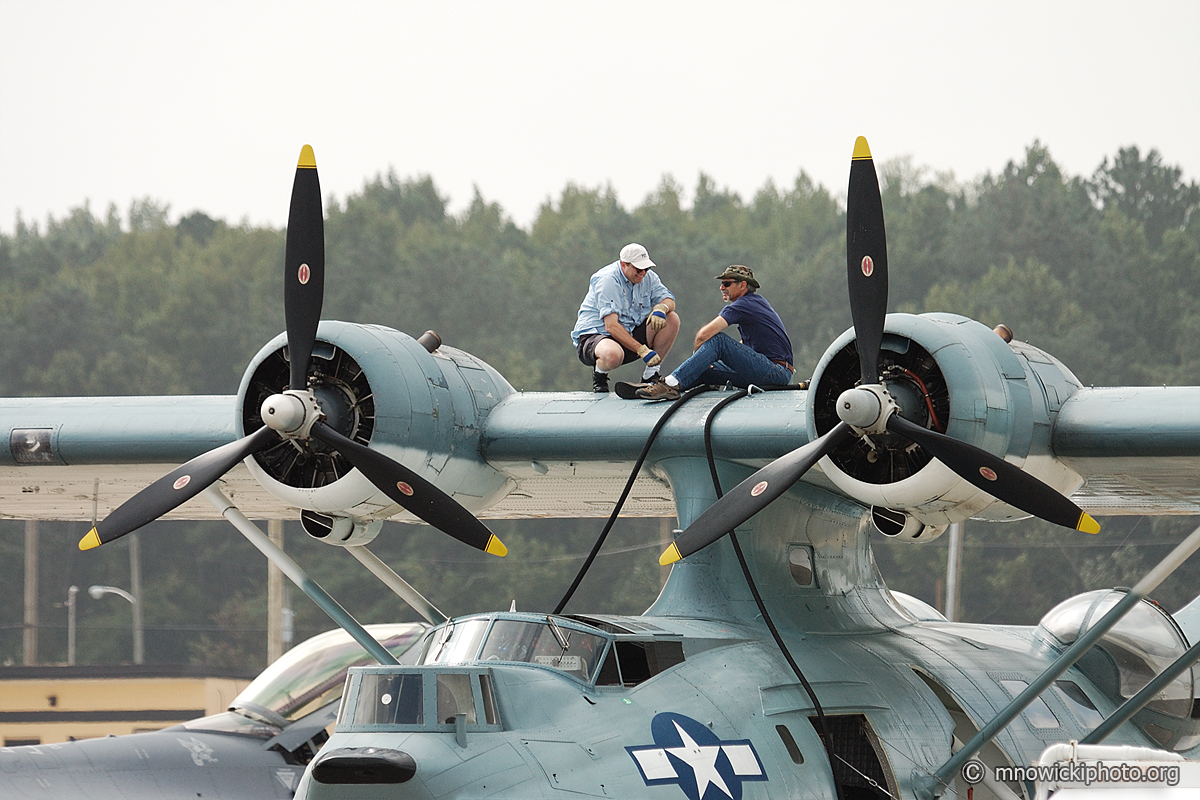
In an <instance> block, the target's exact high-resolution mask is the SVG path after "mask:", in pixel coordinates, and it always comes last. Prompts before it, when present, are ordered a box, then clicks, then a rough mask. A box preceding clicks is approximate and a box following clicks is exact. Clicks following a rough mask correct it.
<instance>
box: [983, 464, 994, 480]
mask: <svg viewBox="0 0 1200 800" xmlns="http://www.w3.org/2000/svg"><path fill="white" fill-rule="evenodd" d="M979 474H980V475H982V476H983V477H985V478H987V479H988V480H989V481H994V480H996V472H995V471H994V470H992V469H989V468H988V467H980V468H979Z"/></svg>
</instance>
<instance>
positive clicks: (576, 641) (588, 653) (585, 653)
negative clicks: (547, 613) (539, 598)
mask: <svg viewBox="0 0 1200 800" xmlns="http://www.w3.org/2000/svg"><path fill="white" fill-rule="evenodd" d="M605 643H606V640H605V639H604V637H601V636H594V635H592V634H589V633H584V632H583V631H578V630H574V629H572V628H566V627H563V626H559V625H557V623H553V622H552V621H549V620H548V621H547V622H544V623H541V622H520V621H517V620H509V619H498V620H496V622H495V624H494V625H492V630H491V633H489V634H488V637H487V641H486V642H484V645H483V651H482V652H481V653H480V655H479V658H480V660H481V661H518V662H523V663H527V664H541V665H542V666H544V667H553V668H555V669H561V670H562V671H563V672H569V673H571V674H572V675H574V676H575V677H577V678H581V679H583V680H585V681H586V680H590V679H591V677H592V672H593V671H594V670H595V667H596V658H597V657H598V656H599V655H600V653H601V652H602V651H603V649H604V645H605Z"/></svg>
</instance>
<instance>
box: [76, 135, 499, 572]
mask: <svg viewBox="0 0 1200 800" xmlns="http://www.w3.org/2000/svg"><path fill="white" fill-rule="evenodd" d="M283 283H284V285H283V302H284V313H285V316H286V318H287V339H288V353H289V356H290V367H289V369H290V372H289V382H288V388H287V389H286V390H285V391H283V392H281V393H279V394H275V395H272V396H270V397H268V398H267V399H266V401H264V402H263V404H262V413H261V415H262V420H263V423H264V427H262V428H259V429H258V430H256V431H254V432H253V433H251V434H249V435H247V436H245V437H243V438H242V439H239V440H238V441H236V442H230V443H229V444H226V445H222V446H221V447H218V448H216V449H215V450H210V451H209V452H207V453H205V454H204V455H201V456H198V457H196V458H194V459H192V460H191V461H189V462H188V463H186V464H184V465H183V466H181V467H178V468H176V469H175V470H173V471H171V472H170V473H168V474H167V475H165V476H163V477H162V478H159V479H158V480H157V481H155V482H154V483H152V484H150V485H149V486H147V487H146V488H145V489H143V490H142V491H140V492H138V493H137V494H136V495H134V496H133V497H131V498H130V499H129V500H127V501H126V502H125V503H123V504H122V505H121V506H120V507H118V508H117V509H116V510H114V511H113V512H112V513H111V514H109V515H108V516H107V517H105V518H104V519H103V520H101V521H100V522H99V523H97V525H96V527H94V528H92V529H91V530H90V531H88V533H87V535H86V536H84V537H83V539H82V540H81V541H80V542H79V549H81V550H90V549H92V548H93V547H98V546H99V545H101V544H105V543H107V542H111V541H113V540H115V539H119V538H120V537H122V536H124V535H125V534H127V533H130V532H132V531H134V530H137V529H138V528H140V527H141V526H143V525H145V524H146V523H147V522H151V521H152V520H155V519H158V518H159V517H161V516H162V515H164V514H166V513H168V512H170V511H172V510H174V509H175V508H178V507H179V506H180V505H182V504H183V503H185V502H187V501H188V500H190V499H192V498H193V497H195V496H196V495H198V494H199V493H200V492H202V491H204V489H206V488H207V487H209V486H210V485H212V484H213V483H215V482H216V481H217V480H219V479H220V478H221V476H223V475H224V474H225V473H226V472H228V471H229V470H230V469H232V468H233V467H234V466H236V465H237V464H238V462H240V461H242V460H243V459H245V458H247V457H248V456H251V455H253V454H255V453H258V452H261V451H262V450H265V449H267V448H268V447H271V446H274V445H276V444H278V442H279V440H280V439H284V440H287V439H293V440H298V441H307V440H309V439H317V440H319V441H321V442H322V443H324V444H325V445H327V446H329V447H331V448H333V449H334V450H336V451H338V452H339V453H341V455H342V456H343V457H344V458H345V459H346V460H347V461H348V462H350V464H352V465H353V466H355V467H356V468H358V470H359V471H360V472H361V473H362V474H363V475H364V476H365V477H366V478H367V479H368V480H369V481H371V483H372V484H374V485H375V487H376V488H378V489H379V490H380V491H381V492H383V493H384V494H385V495H387V496H388V497H389V498H391V499H392V500H393V501H394V502H396V503H398V504H399V505H400V506H402V507H403V508H405V509H406V510H408V511H410V512H412V513H413V514H415V515H416V516H417V517H420V518H421V519H422V520H424V521H425V522H428V523H429V524H430V525H432V526H434V527H435V528H438V529H439V530H441V531H443V532H444V533H447V534H449V535H450V536H453V537H454V538H455V539H458V540H459V541H460V542H463V543H464V544H468V545H470V546H471V547H474V548H476V549H478V550H483V551H484V552H486V553H490V554H492V555H496V556H503V555H505V554H507V552H508V549H507V548H506V547H505V546H504V544H503V543H502V542H501V541H500V539H499V538H497V537H496V535H495V534H493V533H492V532H491V531H490V530H488V528H487V527H486V526H485V525H484V524H483V523H482V522H480V521H479V520H478V519H476V518H475V517H474V516H473V515H472V514H471V513H470V512H469V511H467V510H466V509H465V508H463V507H462V506H461V505H460V504H459V503H457V502H456V501H455V500H454V499H453V498H451V497H450V496H449V495H447V494H446V493H445V492H443V491H441V490H440V489H438V488H437V487H436V486H434V485H433V484H432V483H430V482H429V481H427V480H425V479H424V478H422V477H421V476H420V475H418V474H417V473H415V472H413V471H412V470H410V469H408V468H407V467H405V466H404V465H403V464H400V463H398V462H396V461H394V460H392V459H391V458H388V457H387V456H385V455H383V454H382V453H380V452H379V451H377V450H372V449H370V448H369V447H366V446H364V445H362V444H359V443H358V442H355V441H353V440H351V439H348V438H347V437H345V436H343V435H342V434H340V433H338V432H337V431H336V430H334V429H333V427H331V426H330V425H328V424H327V423H326V422H325V415H324V414H323V413H322V411H321V406H320V403H319V402H318V401H317V398H316V396H315V395H314V393H313V390H312V388H311V387H310V386H309V377H308V369H309V363H310V361H311V360H312V350H313V345H314V344H315V343H316V335H317V325H318V323H319V322H320V320H321V304H322V301H323V298H324V291H325V234H324V219H323V214H322V211H321V185H320V181H319V180H318V178H317V162H316V158H315V156H314V155H313V150H312V148H311V147H309V146H308V145H305V146H304V148H303V149H302V150H301V151H300V160H299V162H298V163H297V165H296V179H295V182H294V183H293V185H292V200H291V209H290V211H289V213H288V226H287V245H286V248H285V256H284V276H283Z"/></svg>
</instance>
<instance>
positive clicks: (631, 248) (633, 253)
mask: <svg viewBox="0 0 1200 800" xmlns="http://www.w3.org/2000/svg"><path fill="white" fill-rule="evenodd" d="M621 260H622V261H624V262H625V263H627V264H633V265H634V266H635V267H637V268H638V269H650V268H651V267H653V266H657V265H656V264H655V263H654V262H653V261H651V260H650V254H649V253H647V252H646V248H644V247H642V246H641V245H640V244H638V243H637V242H631V243H630V244H627V245H625V246H624V247H622V248H621Z"/></svg>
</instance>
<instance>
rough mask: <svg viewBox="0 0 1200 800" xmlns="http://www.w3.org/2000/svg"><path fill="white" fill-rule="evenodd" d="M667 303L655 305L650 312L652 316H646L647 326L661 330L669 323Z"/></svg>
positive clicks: (654, 329)
mask: <svg viewBox="0 0 1200 800" xmlns="http://www.w3.org/2000/svg"><path fill="white" fill-rule="evenodd" d="M667 311H668V309H667V304H666V303H659V304H657V305H656V306H654V310H653V311H651V312H650V316H648V317H646V326H647V327H649V328H650V330H653V331H661V330H662V329H663V326H664V325H666V324H667Z"/></svg>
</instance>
